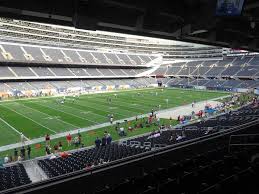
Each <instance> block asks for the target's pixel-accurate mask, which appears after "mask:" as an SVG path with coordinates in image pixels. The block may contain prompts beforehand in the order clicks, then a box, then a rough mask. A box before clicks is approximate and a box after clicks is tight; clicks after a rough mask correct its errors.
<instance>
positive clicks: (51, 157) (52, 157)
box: [49, 153, 57, 160]
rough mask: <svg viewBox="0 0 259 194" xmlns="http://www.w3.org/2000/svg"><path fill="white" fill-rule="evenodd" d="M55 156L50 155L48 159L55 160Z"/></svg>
mask: <svg viewBox="0 0 259 194" xmlns="http://www.w3.org/2000/svg"><path fill="white" fill-rule="evenodd" d="M56 157H57V156H55V155H54V154H53V153H51V155H50V157H49V159H51V160H52V159H54V158H56Z"/></svg>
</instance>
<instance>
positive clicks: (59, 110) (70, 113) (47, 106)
mask: <svg viewBox="0 0 259 194" xmlns="http://www.w3.org/2000/svg"><path fill="white" fill-rule="evenodd" d="M38 105H39V106H43V107H47V108H50V109H52V110H55V111H58V112H63V113H65V114H68V115H71V116H73V117H77V118H79V119H83V120H85V121H90V122H91V123H96V124H99V123H98V122H95V121H92V120H90V119H86V118H83V117H80V116H77V115H75V114H72V113H68V112H65V111H62V110H59V109H56V108H53V107H50V106H46V105H43V104H38Z"/></svg>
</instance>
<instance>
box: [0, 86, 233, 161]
mask: <svg viewBox="0 0 259 194" xmlns="http://www.w3.org/2000/svg"><path fill="white" fill-rule="evenodd" d="M227 94H229V93H226V92H218V91H198V90H184V89H163V90H162V89H160V88H152V89H150V88H148V89H140V90H129V91H114V92H111V93H98V94H91V95H82V96H80V97H79V98H77V97H75V98H74V97H73V96H67V97H66V99H65V103H64V104H61V103H60V102H61V101H62V99H63V97H50V98H33V99H22V100H19V99H18V100H11V101H2V102H0V133H1V134H2V135H1V136H0V146H4V145H9V144H12V143H17V142H20V135H19V133H20V132H22V133H23V134H24V135H25V136H26V137H27V138H29V139H34V138H38V137H44V136H45V135H46V134H47V133H48V134H50V135H53V134H57V133H60V132H65V131H70V130H76V129H80V128H84V127H89V126H92V125H96V124H100V123H105V122H108V121H109V119H108V115H109V114H113V115H114V120H119V119H124V118H128V117H135V116H137V115H140V114H144V113H148V112H150V111H151V109H154V110H156V109H158V105H160V110H162V109H166V108H174V107H177V106H181V105H185V104H190V103H191V102H193V101H197V102H198V101H203V100H209V99H212V98H217V97H223V96H226V95H227ZM109 99H111V102H109ZM166 99H168V103H167V100H166ZM99 130H100V131H99ZM106 130H107V128H106ZM150 130H151V131H152V130H153V129H150V128H149V129H147V130H146V129H143V130H138V131H137V132H134V133H136V134H134V133H133V134H132V135H138V134H142V133H146V132H149V131H150ZM103 131H104V129H96V130H94V131H88V132H86V133H85V135H86V137H85V138H84V137H83V141H86V142H83V143H84V144H85V146H88V145H92V143H93V141H92V140H91V138H88V137H87V136H89V134H94V133H96V134H97V135H98V134H101V133H103ZM100 137H102V136H100ZM93 138H94V139H95V136H93ZM84 139H85V140H84ZM113 140H116V135H115V136H114V137H113ZM55 141H59V140H58V139H57V140H55ZM64 149H65V148H64ZM40 152H41V151H40V150H39V153H40ZM5 154H6V153H5V152H2V153H1V156H2V155H5ZM32 154H33V152H32ZM42 154H43V153H42V152H41V153H40V154H35V156H39V155H42Z"/></svg>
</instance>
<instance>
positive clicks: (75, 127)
mask: <svg viewBox="0 0 259 194" xmlns="http://www.w3.org/2000/svg"><path fill="white" fill-rule="evenodd" d="M19 105H22V106H24V107H26V108H29V109H31V110H34V111H37V112H39V113H41V114H44V115H47V116H49V117H53V116H51V115H49V114H47V113H44V112H41V111H39V110H37V109H34V108H31V107H28V106H26V105H24V104H19ZM55 119H56V120H59V121H61V122H63V123H66V124H68V125H70V126H73V127H75V128H80V127H79V126H76V125H73V124H72V123H68V122H66V121H63V120H61V119H59V118H55Z"/></svg>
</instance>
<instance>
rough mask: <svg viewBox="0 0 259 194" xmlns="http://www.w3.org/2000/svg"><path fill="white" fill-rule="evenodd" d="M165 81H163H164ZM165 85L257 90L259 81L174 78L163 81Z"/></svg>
mask: <svg viewBox="0 0 259 194" xmlns="http://www.w3.org/2000/svg"><path fill="white" fill-rule="evenodd" d="M162 80H163V79H162ZM163 83H164V84H167V85H169V86H173V87H194V86H197V85H198V86H204V87H206V88H213V89H233V88H257V87H259V81H258V80H224V79H193V78H189V79H188V78H172V79H165V80H163Z"/></svg>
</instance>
